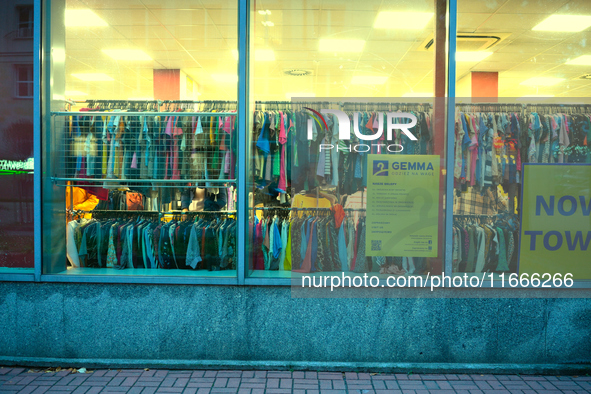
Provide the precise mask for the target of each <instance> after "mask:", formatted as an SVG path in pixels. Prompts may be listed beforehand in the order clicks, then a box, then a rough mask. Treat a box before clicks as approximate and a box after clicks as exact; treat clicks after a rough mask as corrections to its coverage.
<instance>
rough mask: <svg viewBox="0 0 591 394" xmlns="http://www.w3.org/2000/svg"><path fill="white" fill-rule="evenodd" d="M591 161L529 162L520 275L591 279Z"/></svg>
mask: <svg viewBox="0 0 591 394" xmlns="http://www.w3.org/2000/svg"><path fill="white" fill-rule="evenodd" d="M590 213H591V165H585V164H580V165H577V164H537V165H536V164H526V165H524V169H523V208H522V214H521V241H520V259H519V272H520V273H528V274H533V273H538V274H545V273H549V274H556V273H560V274H563V275H564V274H572V275H573V278H574V279H591V249H590V247H591V215H590Z"/></svg>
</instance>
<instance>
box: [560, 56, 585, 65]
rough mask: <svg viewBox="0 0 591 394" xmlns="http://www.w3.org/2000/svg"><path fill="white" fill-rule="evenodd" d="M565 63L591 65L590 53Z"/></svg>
mask: <svg viewBox="0 0 591 394" xmlns="http://www.w3.org/2000/svg"><path fill="white" fill-rule="evenodd" d="M566 64H569V65H571V66H591V55H583V56H579V57H578V58H576V59H573V60H569V61H568V62H566Z"/></svg>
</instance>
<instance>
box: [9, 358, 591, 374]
mask: <svg viewBox="0 0 591 394" xmlns="http://www.w3.org/2000/svg"><path fill="white" fill-rule="evenodd" d="M0 365H4V366H12V367H14V366H27V367H62V368H69V367H75V368H81V367H85V368H87V369H88V368H109V369H125V368H150V369H159V368H165V369H179V370H180V369H183V370H187V369H189V370H191V369H229V370H232V369H234V370H237V369H239V370H268V371H277V370H303V371H343V372H349V371H353V372H384V373H407V374H411V373H413V374H414V373H453V374H465V373H470V374H474V373H482V374H484V373H486V374H522V375H576V374H587V373H590V372H591V364H587V363H581V364H453V363H370V362H368V363H361V362H360V363H356V362H334V363H333V362H300V361H239V360H236V361H235V360H120V359H112V360H110V359H104V360H96V359H94V360H87V359H73V358H33V357H0Z"/></svg>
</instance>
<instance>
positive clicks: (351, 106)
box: [255, 101, 432, 111]
mask: <svg viewBox="0 0 591 394" xmlns="http://www.w3.org/2000/svg"><path fill="white" fill-rule="evenodd" d="M305 105H307V106H317V107H319V106H333V107H337V106H338V108H339V109H341V110H344V111H374V110H382V111H387V110H388V111H397V110H412V109H415V110H417V111H425V110H426V109H430V108H431V107H432V104H431V103H390V102H379V101H378V102H359V101H351V102H349V101H347V102H343V101H256V102H255V110H266V109H269V110H272V109H279V106H298V107H303V106H305ZM267 106H270V108H266V107H267ZM263 107H264V108H263ZM273 107H275V108H273Z"/></svg>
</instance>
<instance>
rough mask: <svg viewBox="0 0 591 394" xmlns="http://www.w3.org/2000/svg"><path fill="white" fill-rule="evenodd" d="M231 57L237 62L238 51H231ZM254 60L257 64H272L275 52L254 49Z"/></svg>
mask: <svg viewBox="0 0 591 394" xmlns="http://www.w3.org/2000/svg"><path fill="white" fill-rule="evenodd" d="M232 56H234V59H236V60H238V50H237V49H232ZM254 60H256V61H257V62H272V61H274V60H275V52H273V50H272V49H255V51H254Z"/></svg>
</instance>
